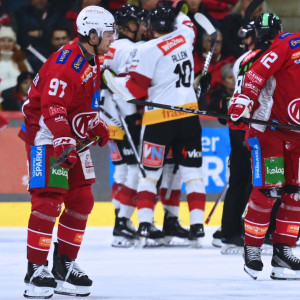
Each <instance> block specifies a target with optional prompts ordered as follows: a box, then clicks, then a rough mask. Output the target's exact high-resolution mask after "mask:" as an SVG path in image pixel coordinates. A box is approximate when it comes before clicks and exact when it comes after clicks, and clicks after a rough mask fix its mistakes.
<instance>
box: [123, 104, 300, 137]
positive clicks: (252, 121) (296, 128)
mask: <svg viewBox="0 0 300 300" xmlns="http://www.w3.org/2000/svg"><path fill="white" fill-rule="evenodd" d="M127 102H128V103H133V104H137V105H142V106H150V107H157V108H163V109H169V110H175V111H182V112H185V113H188V114H194V115H200V116H208V117H214V118H219V119H225V120H230V116H228V115H225V114H220V113H215V112H211V111H206V110H198V109H193V108H187V107H180V106H174V105H167V104H161V103H155V102H147V101H143V100H137V99H131V100H128V101H127ZM239 120H240V121H241V122H243V123H245V124H249V123H250V124H259V125H263V126H272V127H276V128H277V127H278V128H282V129H288V130H294V131H300V126H295V125H289V124H281V123H277V122H272V121H263V120H257V119H248V118H244V117H241V118H240V119H239Z"/></svg>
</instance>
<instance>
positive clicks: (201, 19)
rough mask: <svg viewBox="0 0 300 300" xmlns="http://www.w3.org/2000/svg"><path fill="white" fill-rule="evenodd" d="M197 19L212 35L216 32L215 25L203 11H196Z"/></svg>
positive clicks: (195, 16)
mask: <svg viewBox="0 0 300 300" xmlns="http://www.w3.org/2000/svg"><path fill="white" fill-rule="evenodd" d="M194 18H195V21H196V22H197V23H198V24H199V25H200V26H201V27H202V28H203V29H204V30H205V31H206V32H207V33H208V34H209V35H212V34H213V33H215V32H216V29H215V27H214V26H213V25H212V24H211V22H210V21H209V20H208V19H207V18H206V17H205V16H204V15H203V14H201V13H196V14H195V15H194Z"/></svg>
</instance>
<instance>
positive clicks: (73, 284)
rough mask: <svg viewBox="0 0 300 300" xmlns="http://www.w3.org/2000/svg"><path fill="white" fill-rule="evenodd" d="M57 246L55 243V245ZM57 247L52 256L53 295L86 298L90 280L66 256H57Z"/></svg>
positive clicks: (88, 292) (90, 283)
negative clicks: (54, 283)
mask: <svg viewBox="0 0 300 300" xmlns="http://www.w3.org/2000/svg"><path fill="white" fill-rule="evenodd" d="M55 244H57V243H55ZM56 253H57V245H55V251H54V256H53V268H52V274H53V275H54V278H55V280H56V282H57V287H56V288H55V289H54V293H55V294H61V295H68V296H77V297H86V296H88V295H89V294H90V287H91V285H92V283H93V281H92V280H91V279H89V277H88V276H87V275H86V274H85V273H84V272H83V271H82V270H81V269H80V267H79V266H78V265H77V263H75V261H72V260H70V259H68V258H67V257H66V256H57V254H56Z"/></svg>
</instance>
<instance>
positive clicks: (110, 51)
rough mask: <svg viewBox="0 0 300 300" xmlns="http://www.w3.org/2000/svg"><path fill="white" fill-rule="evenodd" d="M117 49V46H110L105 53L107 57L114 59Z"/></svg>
mask: <svg viewBox="0 0 300 300" xmlns="http://www.w3.org/2000/svg"><path fill="white" fill-rule="evenodd" d="M116 51H117V49H116V48H112V47H109V48H108V52H107V53H105V56H104V57H105V59H114V57H115V53H116Z"/></svg>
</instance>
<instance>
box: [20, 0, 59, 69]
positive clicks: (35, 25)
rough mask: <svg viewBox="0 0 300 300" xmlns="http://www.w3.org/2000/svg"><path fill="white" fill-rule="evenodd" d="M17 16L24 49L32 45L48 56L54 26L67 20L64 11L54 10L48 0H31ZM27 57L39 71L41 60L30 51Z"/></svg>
mask: <svg viewBox="0 0 300 300" xmlns="http://www.w3.org/2000/svg"><path fill="white" fill-rule="evenodd" d="M15 16H16V21H17V27H18V31H17V36H18V42H19V44H20V46H21V47H22V49H23V50H25V49H26V48H27V46H28V45H32V46H33V47H34V48H35V49H36V50H38V51H39V52H40V53H42V54H43V55H44V56H46V54H47V48H48V46H49V40H50V36H51V30H52V28H53V27H54V26H55V25H58V24H61V23H64V22H65V20H64V18H63V17H62V16H63V15H62V13H59V12H54V11H53V9H52V6H51V5H50V3H48V0H30V2H29V4H28V5H27V6H25V7H23V8H21V9H19V10H18V11H16V12H15ZM27 58H28V61H29V62H30V64H31V66H32V67H33V69H34V71H35V72H37V71H38V70H39V68H40V67H41V62H40V61H39V60H38V59H37V58H36V57H35V56H34V55H33V54H31V53H29V52H28V54H27Z"/></svg>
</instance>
